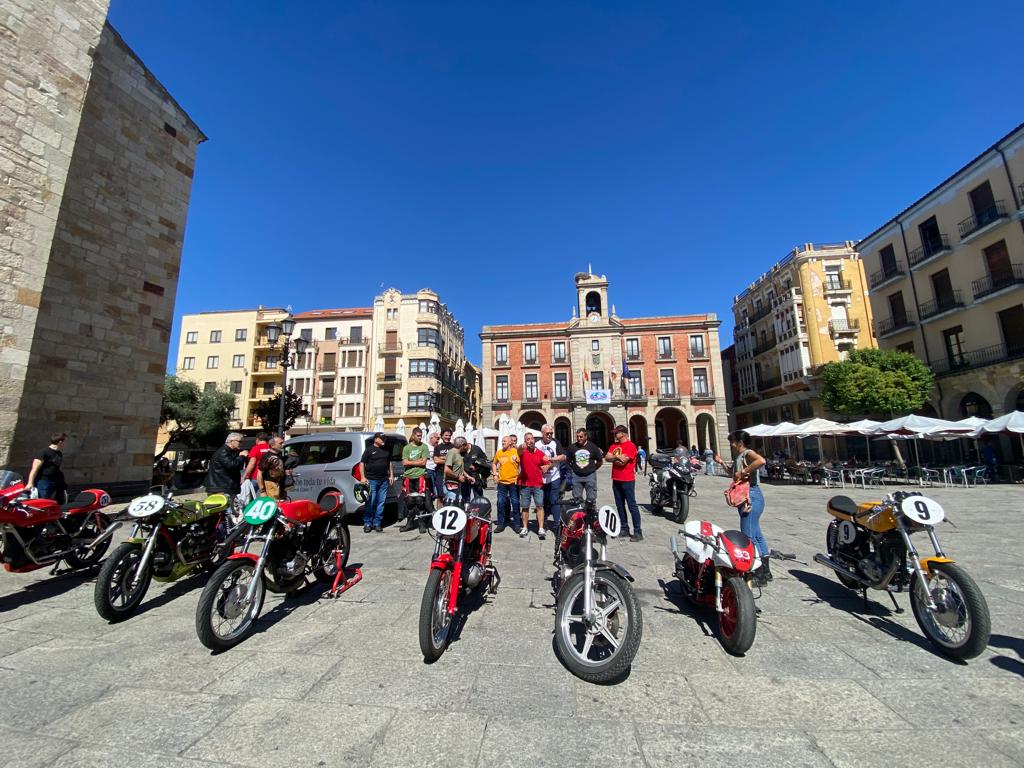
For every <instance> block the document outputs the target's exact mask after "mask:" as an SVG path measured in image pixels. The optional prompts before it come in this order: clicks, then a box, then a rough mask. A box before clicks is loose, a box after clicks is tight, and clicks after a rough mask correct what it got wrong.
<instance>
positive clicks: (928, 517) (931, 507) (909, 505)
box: [900, 496, 946, 525]
mask: <svg viewBox="0 0 1024 768" xmlns="http://www.w3.org/2000/svg"><path fill="white" fill-rule="evenodd" d="M900 512H902V513H903V516H904V517H906V518H907V519H908V520H913V521H914V522H915V523H920V524H921V525H938V524H939V523H941V522H942V521H943V520H945V519H946V512H945V510H944V509H943V508H942V505H941V504H939V502H937V501H936V500H935V499H929V498H928V497H927V496H908V497H907V498H905V499H904V500H903V501H902V502H901V503H900Z"/></svg>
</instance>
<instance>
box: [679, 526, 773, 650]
mask: <svg viewBox="0 0 1024 768" xmlns="http://www.w3.org/2000/svg"><path fill="white" fill-rule="evenodd" d="M679 532H680V533H681V534H683V537H684V538H685V539H686V542H685V548H684V550H683V553H682V554H681V555H680V553H679V546H678V542H677V540H676V537H675V536H673V537H672V539H671V548H672V556H673V557H674V558H675V575H676V578H677V579H679V583H680V584H681V585H682V588H683V594H684V595H686V597H687V599H689V600H690V601H691V602H693V603H695V604H697V605H710V606H714V608H715V612H716V613H717V614H718V638H719V640H720V641H721V643H722V645H723V646H724V647H725V649H726V650H727V651H728V652H729V653H732V654H735V655H737V656H742V655H743V654H744V653H746V652H747V651H748V650H750V646H752V645H753V644H754V636H755V634H756V633H757V609H756V608H755V607H754V594H753V593H752V592H751V591H750V585H749V583H748V579H749V577H750V576H751V575H752V574H753V572H754V571H756V570H757V569H758V568H760V567H761V558H760V557H758V554H757V548H756V547H755V546H754V542H753V541H751V540H750V537H748V536H747V535H746V534H745V533H743V532H742V531H735V530H733V531H726V530H723V529H722V528H720V527H718V526H717V525H715V524H714V523H710V522H708V521H707V520H691V521H690V522H688V523H686V525H684V526H683V527H682V528H680V529H679Z"/></svg>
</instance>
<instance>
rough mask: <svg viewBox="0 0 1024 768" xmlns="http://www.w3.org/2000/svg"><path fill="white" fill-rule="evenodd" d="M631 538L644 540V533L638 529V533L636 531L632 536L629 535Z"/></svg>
mask: <svg viewBox="0 0 1024 768" xmlns="http://www.w3.org/2000/svg"><path fill="white" fill-rule="evenodd" d="M629 540H630V541H643V540H644V535H643V534H642V533H640V531H637V532H636V533H634V534H633V535H632V536H630V537H629Z"/></svg>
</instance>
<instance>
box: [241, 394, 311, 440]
mask: <svg viewBox="0 0 1024 768" xmlns="http://www.w3.org/2000/svg"><path fill="white" fill-rule="evenodd" d="M286 395H287V396H286V397H285V401H284V429H283V430H281V431H283V432H284V431H287V430H289V429H291V428H292V425H293V424H295V420H296V419H298V418H299V417H300V416H309V411H307V410H306V409H305V408H303V407H302V398H301V397H299V396H298V395H296V394H295V393H294V392H292V391H291V390H290V389H289V390H288V391H287V393H286ZM280 409H281V395H277V397H273V398H271V399H270V400H261V401H260V402H259V403H258V404H257V405H256V407H255V408H253V415H255V416H256V418H258V419H259V420H260V423H261V424H263V429H264V430H266V431H267V432H275V431H277V428H278V427H277V418H278V416H279V415H280V414H279V411H280Z"/></svg>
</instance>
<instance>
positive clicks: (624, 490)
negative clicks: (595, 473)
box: [604, 424, 644, 541]
mask: <svg viewBox="0 0 1024 768" xmlns="http://www.w3.org/2000/svg"><path fill="white" fill-rule="evenodd" d="M636 455H637V451H636V446H635V445H633V443H632V441H631V440H630V439H629V430H628V429H626V428H625V427H624V426H622V425H621V424H619V425H618V426H617V427H615V444H614V445H613V446H612V447H611V448H609V449H608V453H607V454H605V457H604V458H605V460H606V461H610V462H611V464H612V493H614V494H615V508H616V509H617V510H618V512H619V523H620V524H621V526H622V535H623V536H629V540H630V541H643V540H644V534H643V532H641V530H640V508H639V507H638V506H637V505H636ZM627 506H628V507H629V514H630V515H631V516H632V518H633V533H632V535H630V533H629V519H628V518H627V517H626V507H627Z"/></svg>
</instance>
